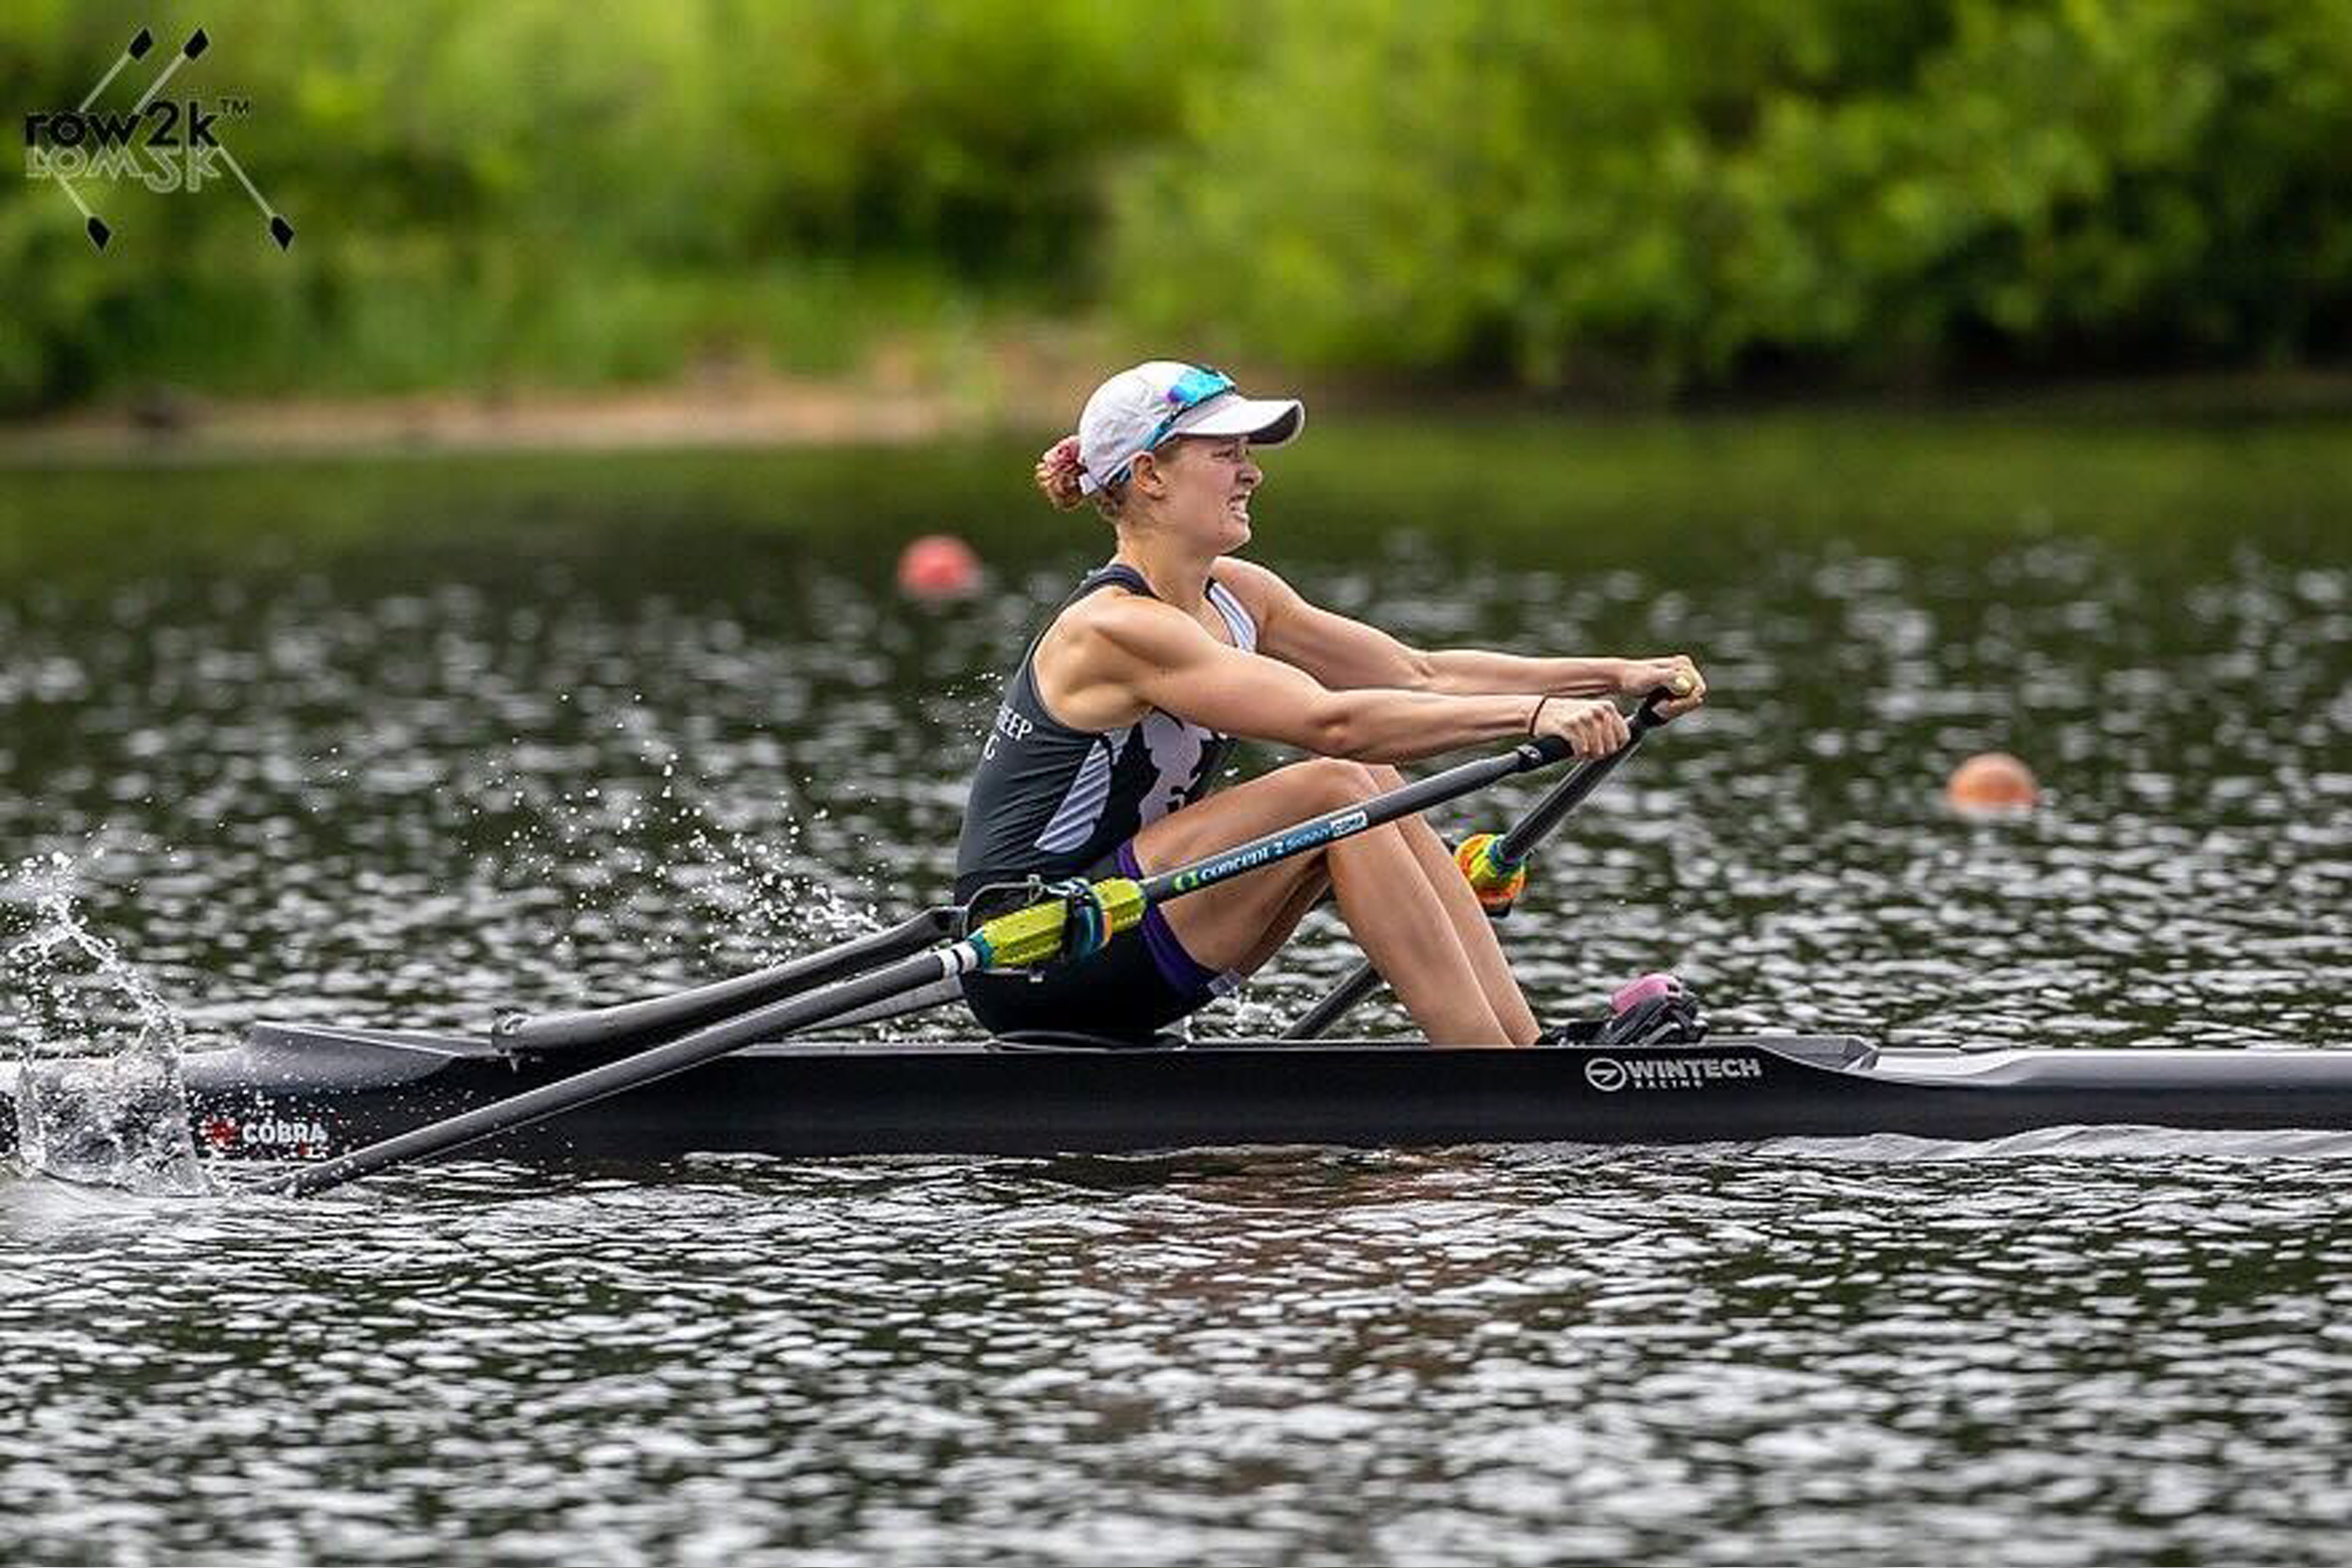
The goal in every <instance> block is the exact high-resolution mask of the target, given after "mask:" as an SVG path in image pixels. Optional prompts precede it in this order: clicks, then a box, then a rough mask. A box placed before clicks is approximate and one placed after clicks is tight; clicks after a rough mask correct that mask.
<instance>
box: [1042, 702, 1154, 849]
mask: <svg viewBox="0 0 2352 1568" xmlns="http://www.w3.org/2000/svg"><path fill="white" fill-rule="evenodd" d="M1129 728H1130V729H1131V728H1133V727H1132V726H1129ZM1126 744H1127V730H1113V731H1111V732H1109V733H1108V734H1106V735H1102V736H1099V737H1097V738H1096V742H1095V745H1094V748H1093V750H1091V751H1089V752H1088V753H1086V760H1085V761H1084V762H1083V763H1081V764H1079V765H1078V771H1077V773H1076V774H1075V775H1073V776H1072V777H1071V779H1070V781H1069V787H1068V788H1067V789H1065V790H1063V791H1062V795H1061V803H1060V804H1059V805H1058V806H1056V807H1055V808H1054V815H1053V817H1052V818H1051V819H1049V820H1048V821H1047V823H1046V825H1045V827H1044V828H1042V829H1041V830H1040V831H1039V833H1038V847H1039V848H1040V849H1043V850H1045V851H1046V852H1047V853H1049V854H1060V853H1062V852H1063V851H1065V850H1070V849H1075V848H1077V847H1078V845H1080V844H1082V843H1084V842H1085V841H1086V835H1087V834H1089V833H1091V832H1093V831H1094V824H1095V823H1096V822H1099V821H1100V820H1102V808H1103V807H1104V806H1105V805H1107V804H1108V803H1109V802H1110V765H1111V763H1112V762H1113V761H1114V760H1115V759H1116V758H1117V756H1118V754H1119V750H1120V748H1122V747H1124V746H1125V745H1126Z"/></svg>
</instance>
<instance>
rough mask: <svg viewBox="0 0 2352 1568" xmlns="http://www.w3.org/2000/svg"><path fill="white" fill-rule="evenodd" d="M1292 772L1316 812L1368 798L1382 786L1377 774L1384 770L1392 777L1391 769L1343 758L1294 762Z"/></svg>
mask: <svg viewBox="0 0 2352 1568" xmlns="http://www.w3.org/2000/svg"><path fill="white" fill-rule="evenodd" d="M1292 771H1293V772H1294V774H1295V775H1296V776H1297V786H1298V788H1299V790H1300V792H1301V793H1302V794H1303V795H1305V796H1306V800H1307V802H1310V805H1309V808H1310V809H1313V810H1317V811H1333V810H1337V809H1338V808H1339V807H1340V806H1343V805H1354V804H1356V803H1358V802H1359V801H1363V800H1369V799H1370V798H1372V796H1374V795H1376V794H1378V793H1379V792H1380V791H1381V789H1382V788H1384V787H1386V786H1385V785H1383V784H1381V783H1380V782H1379V779H1378V775H1380V774H1382V773H1386V774H1388V775H1389V776H1390V777H1392V778H1393V777H1395V773H1396V771H1395V770H1394V769H1383V768H1374V767H1372V766H1370V765H1369V764H1365V763H1352V762H1349V761H1348V760H1347V759H1346V758H1343V757H1318V758H1315V759H1314V760H1313V761H1311V762H1304V763H1294V764H1293V765H1292Z"/></svg>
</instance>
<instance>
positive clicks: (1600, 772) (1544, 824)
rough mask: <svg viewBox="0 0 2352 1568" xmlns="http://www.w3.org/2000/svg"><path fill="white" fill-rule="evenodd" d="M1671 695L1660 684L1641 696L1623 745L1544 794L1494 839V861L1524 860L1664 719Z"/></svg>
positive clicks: (1505, 866) (1512, 865) (1505, 863)
mask: <svg viewBox="0 0 2352 1568" xmlns="http://www.w3.org/2000/svg"><path fill="white" fill-rule="evenodd" d="M1675 696H1676V694H1675V693H1674V692H1673V691H1671V690H1669V689H1668V688H1666V687H1664V686H1660V687H1658V688H1657V689H1656V690H1654V691H1652V692H1651V693H1650V694H1649V695H1648V696H1646V697H1644V698H1643V699H1642V700H1641V706H1640V707H1638V708H1636V709H1635V710H1634V711H1633V718H1632V720H1631V721H1630V722H1629V723H1628V724H1627V726H1626V728H1627V730H1628V731H1629V732H1630V733H1629V734H1628V736H1627V737H1626V741H1625V744H1624V745H1623V746H1620V747H1618V748H1617V749H1616V750H1615V751H1613V752H1611V753H1609V755H1608V756H1606V757H1595V758H1592V759H1590V760H1589V761H1587V762H1586V763H1585V764H1584V765H1583V766H1582V767H1580V768H1578V769H1577V770H1576V771H1575V772H1574V773H1572V774H1570V775H1568V777H1567V778H1565V779H1562V780H1561V781H1560V782H1559V783H1558V784H1555V785H1553V786H1552V790H1551V793H1549V794H1547V795H1545V796H1544V797H1543V799H1542V800H1541V801H1540V802H1538V803H1537V804H1536V806H1535V808H1534V809H1533V810H1532V811H1529V813H1528V814H1527V815H1526V816H1524V817H1522V818H1520V821H1519V824H1518V825H1517V826H1515V827H1513V828H1512V830H1511V831H1510V832H1508V833H1505V834H1504V835H1503V836H1502V837H1501V838H1500V839H1498V840H1497V841H1496V843H1495V847H1494V849H1493V850H1492V851H1491V852H1492V854H1493V856H1494V859H1495V862H1496V864H1497V865H1499V866H1500V867H1502V868H1503V869H1505V870H1507V871H1508V870H1511V869H1514V868H1516V867H1517V866H1519V865H1520V864H1521V862H1523V861H1525V860H1526V859H1527V858H1528V856H1529V853H1531V852H1532V851H1533V850H1534V847H1535V846H1536V845H1537V844H1539V843H1541V842H1542V841H1543V840H1544V839H1545V838H1546V837H1548V836H1549V835H1550V833H1551V830H1552V829H1553V828H1555V827H1557V826H1559V824H1560V823H1561V822H1562V821H1564V820H1565V819H1566V818H1567V815H1568V813H1569V812H1570V811H1573V810H1575V809H1576V807H1578V806H1580V805H1582V804H1583V803H1584V798H1585V796H1587V795H1589V794H1591V793H1592V791H1593V790H1594V789H1596V788H1598V787H1599V786H1600V782H1601V781H1602V780H1603V779H1606V778H1608V777H1609V775H1610V774H1612V773H1614V772H1616V770H1617V765H1618V764H1619V763H1622V762H1624V761H1625V759H1626V758H1628V757H1631V756H1632V755H1633V754H1634V752H1635V751H1636V750H1637V749H1639V747H1640V746H1641V743H1642V740H1643V738H1644V737H1645V736H1647V735H1648V734H1649V733H1650V732H1651V731H1652V730H1655V729H1658V728H1659V727H1660V726H1662V725H1664V724H1665V723H1666V722H1667V721H1666V705H1667V704H1668V703H1670V702H1672V701H1673V700H1674V698H1675Z"/></svg>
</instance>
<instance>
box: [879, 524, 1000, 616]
mask: <svg viewBox="0 0 2352 1568" xmlns="http://www.w3.org/2000/svg"><path fill="white" fill-rule="evenodd" d="M898 591H899V592H901V593H903V594H905V595H906V596H907V597H908V598H910V599H921V600H922V601H923V602H925V603H927V604H936V603H939V602H941V601H943V600H946V599H965V598H970V597H971V596H972V595H973V594H975V593H977V592H979V591H980V558H979V557H978V556H977V555H975V554H973V551H972V547H971V546H969V545H967V544H965V543H964V542H963V541H962V540H960V539H958V538H956V537H955V536H954V535H953V534H925V535H924V536H923V537H922V538H921V539H918V540H915V541H913V542H912V543H911V544H909V545H908V546H907V547H906V549H904V550H902V551H900V552H899V553H898Z"/></svg>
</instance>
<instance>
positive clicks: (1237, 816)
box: [1135, 760, 1533, 1045]
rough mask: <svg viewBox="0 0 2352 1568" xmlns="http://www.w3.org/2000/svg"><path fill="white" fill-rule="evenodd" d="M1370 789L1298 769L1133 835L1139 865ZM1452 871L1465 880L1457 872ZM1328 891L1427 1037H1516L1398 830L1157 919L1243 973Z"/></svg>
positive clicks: (1340, 767)
mask: <svg viewBox="0 0 2352 1568" xmlns="http://www.w3.org/2000/svg"><path fill="white" fill-rule="evenodd" d="M1376 789H1377V786H1376V785H1375V784H1374V782H1373V777H1372V774H1371V771H1370V770H1369V769H1367V768H1365V767H1363V766H1362V765H1360V764H1356V763H1346V762H1337V761H1330V760H1323V761H1316V762H1309V763H1295V764H1293V765H1292V766H1291V767H1288V768H1283V769H1278V770H1277V771H1276V772H1274V773H1272V774H1268V775H1267V776H1265V777H1264V778H1261V779H1254V780H1251V781H1250V782H1249V783H1248V784H1237V785H1235V786H1234V787H1233V788H1231V789H1226V790H1222V791H1220V792H1219V793H1217V794H1215V795H1212V796H1210V797H1209V798H1208V799H1206V800H1203V801H1201V802H1200V803H1198V804H1196V805H1190V806H1186V807H1185V808H1184V809H1183V810H1181V811H1177V812H1174V813H1172V814H1170V815H1168V816H1166V817H1163V818H1161V819H1160V820H1159V821H1157V822H1154V823H1153V824H1152V825H1151V826H1149V827H1147V828H1145V829H1144V830H1143V831H1142V832H1141V833H1138V834H1137V835H1136V837H1135V854H1136V858H1137V860H1138V861H1139V862H1140V863H1141V864H1142V865H1143V867H1144V869H1145V870H1146V871H1147V872H1148V871H1154V870H1159V869H1162V868H1164V867H1166V866H1170V865H1177V864H1181V863H1183V862H1184V861H1187V860H1194V859H1198V858H1201V857H1202V856H1205V855H1209V854H1213V853H1215V852H1216V851H1218V850H1220V849H1226V848H1230V847H1232V846H1233V845H1235V844H1238V843H1243V842H1246V841H1247V840H1249V839H1252V838H1255V837H1257V836H1259V835H1260V834H1262V833H1267V832H1271V831H1273V830H1274V829H1276V828H1278V827H1282V826H1284V825H1286V824H1289V823H1292V822H1296V821H1298V820H1300V819H1301V818H1304V817H1308V816H1313V815H1315V814H1317V813H1319V812H1322V811H1327V810H1331V809H1333V808H1334V807H1336V806H1341V805H1347V804H1350V803H1352V802H1354V801H1357V800H1361V799H1365V798H1367V797H1368V796H1370V795H1371V794H1373V793H1375V792H1376ZM1432 836H1433V837H1434V835H1432ZM1439 847H1440V849H1441V850H1442V848H1443V846H1442V845H1440V846H1439ZM1450 864H1451V862H1450V860H1449V868H1450ZM1453 876H1454V880H1455V881H1456V882H1460V881H1461V873H1460V872H1458V871H1456V872H1453ZM1326 886H1328V887H1329V888H1330V889H1331V890H1332V891H1333V892H1334V893H1335V894H1336V895H1337V897H1338V901H1339V913H1340V915H1341V917H1342V918H1343V919H1345V920H1346V922H1347V927H1348V930H1349V932H1350V933H1351V934H1352V935H1353V936H1354V937H1355V939H1356V941H1357V942H1358V943H1359V944H1360V945H1361V946H1362V947H1363V950H1364V953H1365V956H1366V957H1368V958H1370V959H1371V961H1372V963H1373V965H1374V966H1375V967H1376V968H1378V969H1379V971H1380V973H1381V975H1382V977H1383V978H1384V979H1386V980H1387V982H1388V984H1389V986H1390V988H1391V989H1392V990H1394V991H1395V992H1396V995H1397V1000H1398V1001H1399V1002H1401V1003H1402V1004H1403V1005H1404V1008H1405V1010H1406V1011H1407V1012H1409V1013H1411V1014H1412V1016H1413V1021H1414V1022H1416V1023H1418V1024H1419V1025H1420V1026H1421V1029H1422V1031H1423V1032H1424V1033H1425V1034H1427V1035H1428V1036H1429V1038H1430V1039H1431V1040H1433V1041H1438V1042H1441V1043H1445V1044H1461V1045H1503V1044H1512V1043H1516V1042H1517V1041H1515V1039H1514V1037H1513V1034H1512V1032H1511V1031H1510V1030H1509V1029H1508V1028H1506V1027H1505V1025H1504V1023H1503V1021H1502V1020H1501V1019H1500V1018H1499V1017H1498V1016H1497V1015H1496V1011H1495V1008H1494V1007H1493V1006H1492V1004H1490V1003H1489V1001H1488V1000H1487V991H1486V986H1485V984H1484V983H1483V978H1482V977H1481V975H1480V974H1479V972H1478V970H1477V968H1476V967H1475V966H1474V965H1473V964H1472V962H1471V958H1470V955H1469V953H1468V952H1467V951H1465V949H1464V948H1463V945H1462V942H1461V939H1460V937H1459V936H1458V935H1457V934H1456V931H1455V928H1454V923H1453V921H1452V920H1451V918H1449V916H1448V914H1447V911H1446V909H1445V906H1444V904H1443V902H1442V901H1441V899H1440V897H1439V895H1438V893H1437V892H1436V890H1435V888H1434V887H1433V885H1432V882H1431V879H1430V876H1429V874H1428V872H1427V871H1425V870H1424V869H1423V867H1422V865H1421V862H1420V858H1419V856H1418V855H1417V854H1416V851H1415V850H1414V848H1413V846H1412V844H1411V843H1410V842H1408V840H1407V839H1406V837H1405V835H1404V834H1403V833H1401V832H1400V831H1399V830H1398V826H1397V824H1395V823H1391V824H1389V825H1387V826H1384V827H1377V828H1373V829H1370V830H1369V831H1366V832H1362V833H1356V834H1352V835H1350V836H1349V837H1346V838H1342V839H1340V840H1339V841H1338V842H1337V843H1335V844H1332V845H1331V846H1330V847H1329V848H1327V849H1325V850H1323V851H1322V852H1321V853H1319V854H1316V855H1311V856H1300V857H1299V858H1298V859H1297V860H1295V861H1278V862H1277V863H1275V864H1274V865H1271V866H1268V867H1266V868H1265V869H1264V870H1261V871H1253V872H1251V873H1250V874H1249V875H1247V876H1242V877H1236V878H1235V879H1234V880H1233V881H1231V882H1229V883H1225V884H1223V885H1221V886H1218V887H1210V888H1204V889H1202V890H1201V891H1200V892H1198V893H1194V894H1191V895H1190V896H1188V897H1185V898H1182V899H1179V900H1176V901H1175V902H1172V903H1170V904H1169V905H1168V906H1167V907H1166V910H1165V916H1166V919H1167V921H1168V924H1169V927H1170V929H1172V930H1173V931H1174V932H1175V934H1176V937H1177V940H1179V941H1181V942H1182V943H1183V944H1184V946H1185V949H1186V951H1187V952H1189V953H1191V954H1192V956H1193V957H1194V958H1195V959H1197V960H1198V961H1199V962H1201V963H1202V964H1205V965H1207V966H1209V967H1211V968H1213V969H1235V970H1242V971H1245V972H1246V971H1248V970H1250V969H1253V968H1255V967H1256V966H1257V965H1259V964H1262V963H1264V962H1265V961H1266V959H1267V958H1268V957H1270V956H1271V955H1272V954H1273V953H1274V951H1275V950H1276V949H1277V948H1279V947H1280V946H1281V945H1282V943H1283V941H1284V940H1285V939H1287V938H1288V937H1289V936H1290V934H1291V932H1292V931H1293V930H1294V929H1295V928H1296V926H1297V924H1298V922H1299V921H1300V920H1301V919H1303V918H1304V916H1305V914H1306V912H1307V910H1309V909H1311V908H1312V907H1313V906H1314V903H1315V901H1316V899H1318V898H1319V897H1320V896H1321V894H1322V892H1323V889H1324V888H1325V887H1326ZM1472 902H1473V903H1474V904H1475V903H1476V900H1475V899H1473V900H1472ZM1532 1037H1533V1036H1532V1031H1531V1030H1530V1031H1529V1038H1532Z"/></svg>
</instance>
